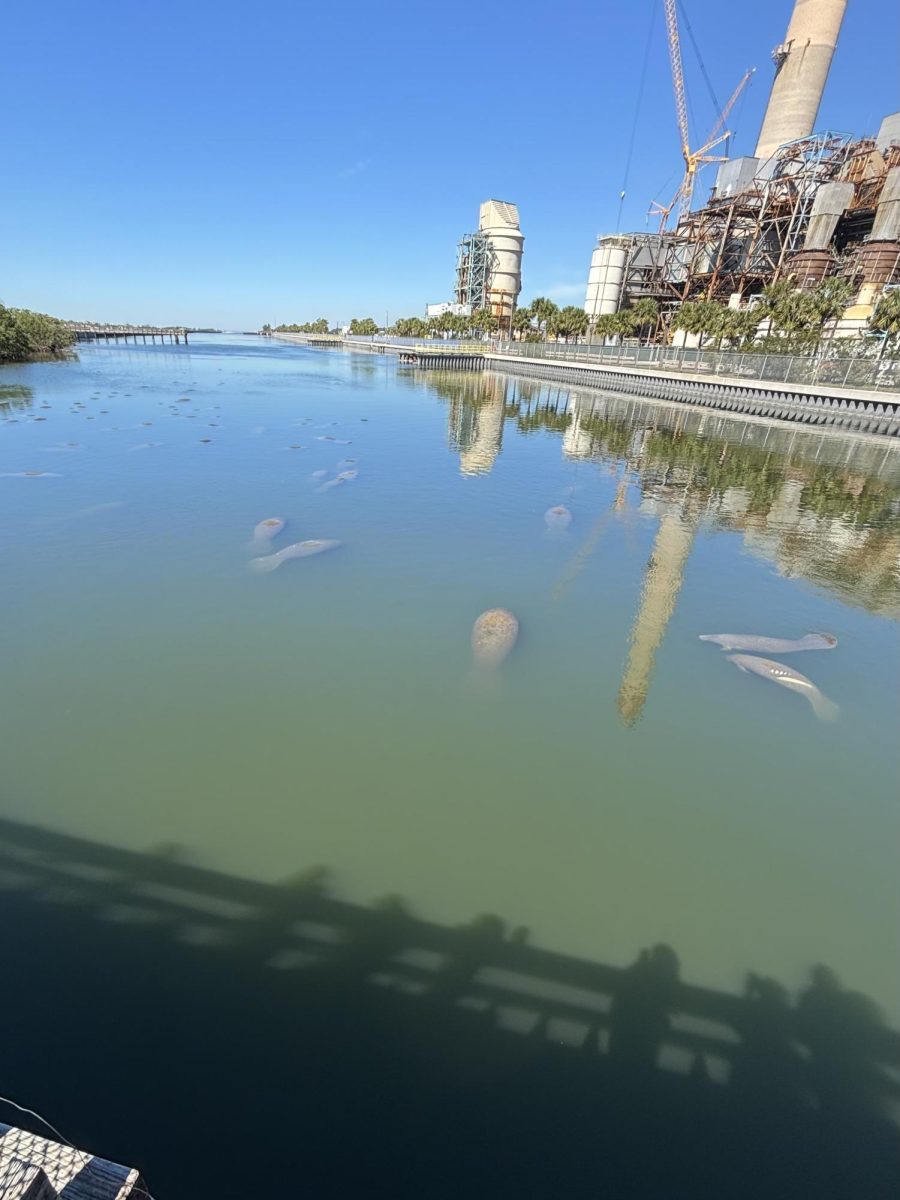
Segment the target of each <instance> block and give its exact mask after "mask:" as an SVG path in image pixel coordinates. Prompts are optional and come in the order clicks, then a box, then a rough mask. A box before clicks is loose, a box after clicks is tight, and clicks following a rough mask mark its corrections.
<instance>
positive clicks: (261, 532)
mask: <svg viewBox="0 0 900 1200" xmlns="http://www.w3.org/2000/svg"><path fill="white" fill-rule="evenodd" d="M284 524H285V523H284V521H283V520H282V518H281V517H266V519H265V520H264V521H260V523H259V524H258V525H257V526H256V528H255V529H254V530H253V540H252V541H251V543H250V549H251V550H262V549H264V548H265V546H266V545H267V544H268V543H269V542H271V541H272V539H273V538H276V537H278V535H279V533H281V531H282V529H284Z"/></svg>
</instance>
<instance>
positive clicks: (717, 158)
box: [654, 0, 756, 228]
mask: <svg viewBox="0 0 900 1200" xmlns="http://www.w3.org/2000/svg"><path fill="white" fill-rule="evenodd" d="M676 2H677V0H663V8H664V9H665V13H666V36H667V39H668V43H669V64H670V66H671V68H672V88H673V90H674V92H675V116H676V118H677V120H678V136H679V138H680V139H681V153H682V155H683V157H684V178H683V179H682V181H681V185H680V186H679V188H678V191H677V192H676V193H675V198H674V199H673V201H672V203H671V204H670V205H669V206H668V208H661V207H658V208H657V209H656V210H654V211H658V212H660V213H661V215H662V226H661V228H662V227H664V226H665V223H666V220H667V219H668V216H669V213H670V212H671V211H672V210H673V209H674V210H675V213H676V218H680V217H681V216H682V215H683V214H684V213H685V212H687V211H688V210H689V209H690V207H691V203H692V201H693V198H694V183H695V182H696V178H697V170H698V168H699V167H701V166H703V164H704V163H708V162H723V161H724V159H723V158H722V156H721V155H711V154H710V153H709V151H710V150H712V149H714V148H715V147H716V146H718V145H720V144H721V143H722V142H724V141H725V139H726V138H728V137H730V136H731V135H730V133H729V132H728V130H726V129H725V122H726V121H727V120H728V114H729V113H730V112H731V110H732V108H734V105H735V103H736V101H737V98H738V96H740V94H741V92H742V91H743V90H744V88H745V86H746V84H747V81H748V80H749V78H750V76H751V75H752V74H753V72H754V70H755V69H756V68H755V67H751V68H750V70H749V71H746V72H745V74H744V78H743V79H742V80H741V82H740V83H739V84H738V85H737V87H736V88H735V89H734V91H733V92H732V94H731V96H730V98H729V100H728V103H727V104H726V105H725V107H724V108H723V109H722V111H721V112H720V113H719V116H718V118H717V119H716V123H715V125H714V126H713V128H712V131H711V132H710V135H709V137H708V138H707V139H706V142H705V143H704V144H703V145H702V146H701V147H700V149H699V150H691V141H690V132H689V130H688V112H687V95H686V93H685V90H684V66H683V63H682V61H681V38H680V36H679V33H678V13H677V9H676Z"/></svg>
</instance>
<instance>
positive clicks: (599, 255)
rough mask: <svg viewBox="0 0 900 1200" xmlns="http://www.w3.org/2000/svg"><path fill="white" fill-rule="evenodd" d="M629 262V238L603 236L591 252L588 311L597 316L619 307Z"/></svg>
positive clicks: (588, 313) (585, 305) (592, 316)
mask: <svg viewBox="0 0 900 1200" xmlns="http://www.w3.org/2000/svg"><path fill="white" fill-rule="evenodd" d="M627 263H628V242H627V239H626V238H619V237H607V238H601V239H600V241H599V243H598V245H597V248H596V249H595V250H594V253H593V254H592V255H591V270H590V273H589V275H588V285H587V295H586V296H585V300H584V311H585V312H586V313H587V315H588V316H589V317H590V318H591V319H592V320H593V318H594V317H602V316H605V315H606V314H607V313H614V312H618V311H619V305H620V304H621V300H622V287H623V285H624V283H625V267H626V266H627Z"/></svg>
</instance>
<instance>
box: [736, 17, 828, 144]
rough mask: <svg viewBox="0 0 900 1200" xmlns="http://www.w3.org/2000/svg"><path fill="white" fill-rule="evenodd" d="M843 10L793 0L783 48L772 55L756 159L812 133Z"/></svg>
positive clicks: (776, 48) (780, 47) (776, 49)
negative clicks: (772, 75) (772, 69)
mask: <svg viewBox="0 0 900 1200" xmlns="http://www.w3.org/2000/svg"><path fill="white" fill-rule="evenodd" d="M846 7H847V0H796V3H795V5H794V12H793V15H792V16H791V23H790V25H789V26H788V31H787V34H786V35H785V39H784V43H783V44H782V45H781V46H776V47H775V49H774V50H773V51H772V57H773V58H774V60H775V82H774V83H773V84H772V91H771V94H770V95H769V104H768V107H767V108H766V115H765V118H764V119H763V124H762V129H761V130H760V132H759V141H758V142H757V143H756V157H757V158H760V159H766V158H769V157H771V155H773V154H774V153H775V151H776V150H777V149H778V147H779V146H783V145H784V143H785V142H793V141H794V140H795V139H796V138H802V137H806V136H807V135H808V134H810V133H812V131H813V126H814V125H815V123H816V115H817V114H818V111H819V102H820V101H821V99H822V92H823V91H824V90H825V80H826V79H827V78H828V68H829V67H830V66H831V58H832V55H833V54H834V48H835V46H836V45H837V39H838V34H839V33H840V31H841V22H842V21H843V19H844V10H845V9H846Z"/></svg>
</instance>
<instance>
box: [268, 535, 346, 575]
mask: <svg viewBox="0 0 900 1200" xmlns="http://www.w3.org/2000/svg"><path fill="white" fill-rule="evenodd" d="M340 544H341V543H340V542H337V541H334V540H333V539H331V538H312V539H311V540H310V541H308V542H295V543H294V544H293V546H285V548H284V549H283V550H279V551H278V553H277V554H268V555H266V556H265V557H264V558H253V559H251V560H250V562H249V564H248V566H249V568H250V570H251V571H255V572H257V573H258V574H261V573H263V572H266V571H276V570H277V569H278V568H279V567H280V566H281V564H282V563H286V562H288V560H289V559H292V558H309V557H310V555H313V554H324V553H325V551H326V550H336V549H337V547H338V546H340Z"/></svg>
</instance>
